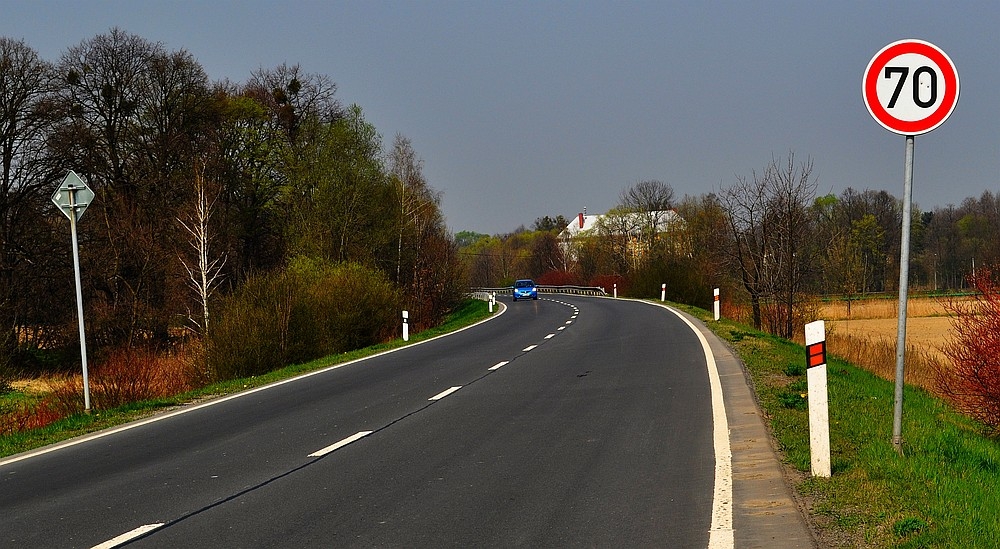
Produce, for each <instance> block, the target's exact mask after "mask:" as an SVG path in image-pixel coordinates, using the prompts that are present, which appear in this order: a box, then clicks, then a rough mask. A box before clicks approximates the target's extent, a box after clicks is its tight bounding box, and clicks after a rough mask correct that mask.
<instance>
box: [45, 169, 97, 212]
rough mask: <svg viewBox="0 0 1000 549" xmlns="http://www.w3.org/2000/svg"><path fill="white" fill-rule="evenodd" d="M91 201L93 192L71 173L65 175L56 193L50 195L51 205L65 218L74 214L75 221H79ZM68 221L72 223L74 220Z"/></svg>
mask: <svg viewBox="0 0 1000 549" xmlns="http://www.w3.org/2000/svg"><path fill="white" fill-rule="evenodd" d="M93 201H94V191H92V190H90V187H88V186H87V184H86V183H84V182H83V180H82V179H80V176H79V175H76V172H73V171H70V172H69V174H67V175H66V178H65V179H63V182H62V183H60V184H59V188H58V189H56V192H54V193H52V203H53V204H55V205H56V207H57V208H59V211H61V212H62V213H63V215H65V216H66V217H67V218H70V215H72V214H73V213H74V212H75V213H76V219H75V221H79V220H80V218H81V217H83V212H85V211H86V210H87V206H90V203H91V202H93ZM70 221H74V219H73V218H70Z"/></svg>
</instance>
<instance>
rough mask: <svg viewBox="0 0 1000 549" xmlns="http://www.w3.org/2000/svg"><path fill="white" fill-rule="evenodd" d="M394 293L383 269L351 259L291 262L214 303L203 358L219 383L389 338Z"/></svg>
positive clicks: (395, 310)
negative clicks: (215, 315)
mask: <svg viewBox="0 0 1000 549" xmlns="http://www.w3.org/2000/svg"><path fill="white" fill-rule="evenodd" d="M398 302H399V300H398V296H397V294H396V291H395V289H394V288H393V285H392V283H391V282H390V281H389V280H388V278H386V276H385V274H384V273H382V272H381V271H378V270H376V269H371V268H368V267H365V266H363V265H358V264H355V263H343V264H336V265H335V264H330V263H325V262H320V261H315V260H310V259H302V258H300V259H296V260H294V261H292V262H291V264H290V265H289V266H288V268H286V269H285V270H283V271H281V272H278V273H274V274H266V275H259V276H256V277H253V278H251V279H250V280H248V281H247V282H246V283H245V284H244V285H243V286H242V287H241V288H240V289H239V290H238V291H237V292H236V293H234V294H232V295H230V296H227V297H226V298H224V299H223V300H222V303H221V304H220V307H219V313H218V322H216V323H215V324H214V326H213V328H212V332H211V333H210V334H209V340H208V343H207V345H206V356H207V360H208V365H209V368H210V370H211V371H212V372H214V375H215V377H216V378H217V379H219V380H224V379H234V378H238V377H248V376H254V375H260V374H263V373H266V372H269V371H272V370H274V369H277V368H280V367H282V366H285V365H287V364H292V363H299V362H304V361H308V360H312V359H315V358H320V357H323V356H326V355H329V354H334V353H341V352H346V351H350V350H353V349H358V348H361V347H365V346H367V345H372V344H375V343H380V342H383V341H386V340H388V339H390V338H391V337H392V336H393V334H394V330H395V328H396V318H397V316H398V315H399V311H398V308H399V307H398Z"/></svg>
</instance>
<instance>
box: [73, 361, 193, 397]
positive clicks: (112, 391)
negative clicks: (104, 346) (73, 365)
mask: <svg viewBox="0 0 1000 549" xmlns="http://www.w3.org/2000/svg"><path fill="white" fill-rule="evenodd" d="M192 377H193V371H192V369H191V367H190V366H189V365H188V364H186V363H185V362H184V360H183V359H182V358H181V357H179V356H165V355H158V354H157V353H155V352H154V351H152V350H149V349H132V348H125V349H118V350H115V351H112V352H111V353H110V354H109V355H108V356H107V357H106V358H104V359H103V360H101V361H100V362H99V363H97V364H96V365H95V367H94V369H93V373H92V375H91V376H90V396H91V405H92V407H94V408H99V409H110V408H116V407H118V406H122V405H124V404H129V403H132V402H140V401H143V400H151V399H154V398H161V397H166V396H171V395H175V394H178V393H182V392H184V391H188V390H190V389H193V388H194V387H193V386H192V385H193V384H192V382H191V380H192Z"/></svg>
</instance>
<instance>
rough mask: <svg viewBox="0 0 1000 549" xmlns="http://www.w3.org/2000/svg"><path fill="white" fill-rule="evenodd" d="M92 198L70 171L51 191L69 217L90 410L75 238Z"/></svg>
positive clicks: (85, 406)
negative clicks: (77, 227) (78, 222)
mask: <svg viewBox="0 0 1000 549" xmlns="http://www.w3.org/2000/svg"><path fill="white" fill-rule="evenodd" d="M93 200H94V191H92V190H90V187H88V186H87V184H86V183H84V182H83V180H82V179H80V176H78V175H76V173H75V172H73V171H70V172H69V174H67V175H66V178H65V179H63V182H62V183H60V184H59V188H57V189H56V192H54V193H52V203H53V204H55V205H56V207H57V208H59V211H61V212H62V213H63V215H65V216H66V217H68V218H69V232H70V236H71V238H72V239H73V277H74V279H75V280H76V313H77V316H78V317H79V324H80V358H81V361H82V362H83V409H84V410H86V411H88V412H89V411H90V380H89V379H88V377H87V337H86V330H85V329H84V326H83V288H82V284H81V282H80V252H79V248H80V247H79V245H78V244H77V238H76V222H77V221H79V220H80V217H81V216H83V212H84V211H86V210H87V206H89V205H90V203H91V202H92V201H93Z"/></svg>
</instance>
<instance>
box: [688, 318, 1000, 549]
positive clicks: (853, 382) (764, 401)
mask: <svg viewBox="0 0 1000 549" xmlns="http://www.w3.org/2000/svg"><path fill="white" fill-rule="evenodd" d="M679 308H682V309H684V310H686V311H688V312H689V313H691V314H694V315H695V316H697V317H698V318H700V319H702V320H703V321H705V323H706V324H707V325H708V326H709V327H710V328H711V329H712V330H713V331H715V332H716V333H717V334H718V335H720V336H721V337H722V338H723V339H726V340H727V341H728V342H729V343H730V345H731V346H732V347H733V348H734V349H735V350H736V351H737V352H738V353H739V355H740V357H741V358H742V359H743V361H744V363H745V364H746V367H747V370H748V371H749V373H750V377H751V379H752V381H753V384H754V389H755V390H756V392H757V395H758V399H759V402H760V403H761V406H762V408H763V410H764V413H765V416H766V418H767V420H768V421H769V422H770V427H771V430H772V432H773V435H774V437H775V439H776V440H777V442H778V446H779V449H780V451H781V453H782V454H783V456H784V459H785V460H787V462H788V463H789V464H791V465H792V466H793V467H794V468H795V469H797V470H798V471H800V472H802V473H803V475H802V479H801V480H800V481H799V482H798V483H797V486H796V488H797V490H798V491H799V492H800V493H801V494H802V495H803V496H805V497H807V498H808V499H809V500H810V503H811V506H812V509H813V518H814V519H815V522H816V524H817V525H818V526H819V530H820V532H821V535H822V536H823V538H822V540H821V541H822V542H823V544H824V546H853V547H913V548H916V547H956V548H957V547H963V548H969V547H1000V521H997V520H996V510H997V509H1000V490H997V488H996V487H997V486H998V484H1000V444H998V443H997V441H995V440H992V439H989V438H986V437H984V436H982V435H981V432H982V431H981V428H980V426H978V425H975V424H973V422H972V421H970V420H968V419H967V418H965V417H963V416H961V415H959V414H957V413H956V412H954V411H953V410H952V409H951V408H950V407H949V406H947V405H946V404H945V403H944V402H942V401H941V400H939V399H936V398H934V397H932V396H931V395H929V394H927V393H926V392H924V391H921V390H918V389H913V388H910V387H907V388H906V390H905V392H904V397H903V439H904V442H903V449H904V455H903V456H900V455H899V454H898V453H897V452H896V451H895V448H894V447H893V445H892V416H893V407H894V397H893V394H894V393H893V383H892V382H889V381H886V380H883V379H880V378H877V377H875V376H874V375H872V374H870V373H868V372H866V371H864V370H861V369H859V368H856V367H854V366H852V365H850V364H847V363H844V362H843V361H840V360H837V359H831V360H830V361H829V363H828V384H829V389H828V390H829V413H830V444H831V464H832V469H833V475H832V477H831V478H829V479H820V478H811V477H810V476H809V471H810V459H809V419H808V411H807V406H805V405H800V404H799V403H798V402H797V400H796V399H797V398H798V399H801V400H803V404H805V402H806V401H805V399H802V398H801V396H800V395H801V393H805V392H806V389H805V387H806V385H805V383H804V380H805V375H804V372H802V373H800V370H799V369H798V368H793V367H790V366H791V365H794V364H798V363H802V362H804V360H805V352H804V350H803V348H802V346H800V345H796V344H794V343H790V342H788V341H786V340H783V339H780V338H777V337H774V336H770V335H767V334H764V333H760V332H756V331H754V330H752V329H750V328H748V327H747V326H744V325H740V324H736V323H733V322H729V321H725V320H723V321H720V322H714V321H712V320H711V316H710V313H709V312H707V311H704V310H701V309H694V308H689V307H683V306H679Z"/></svg>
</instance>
